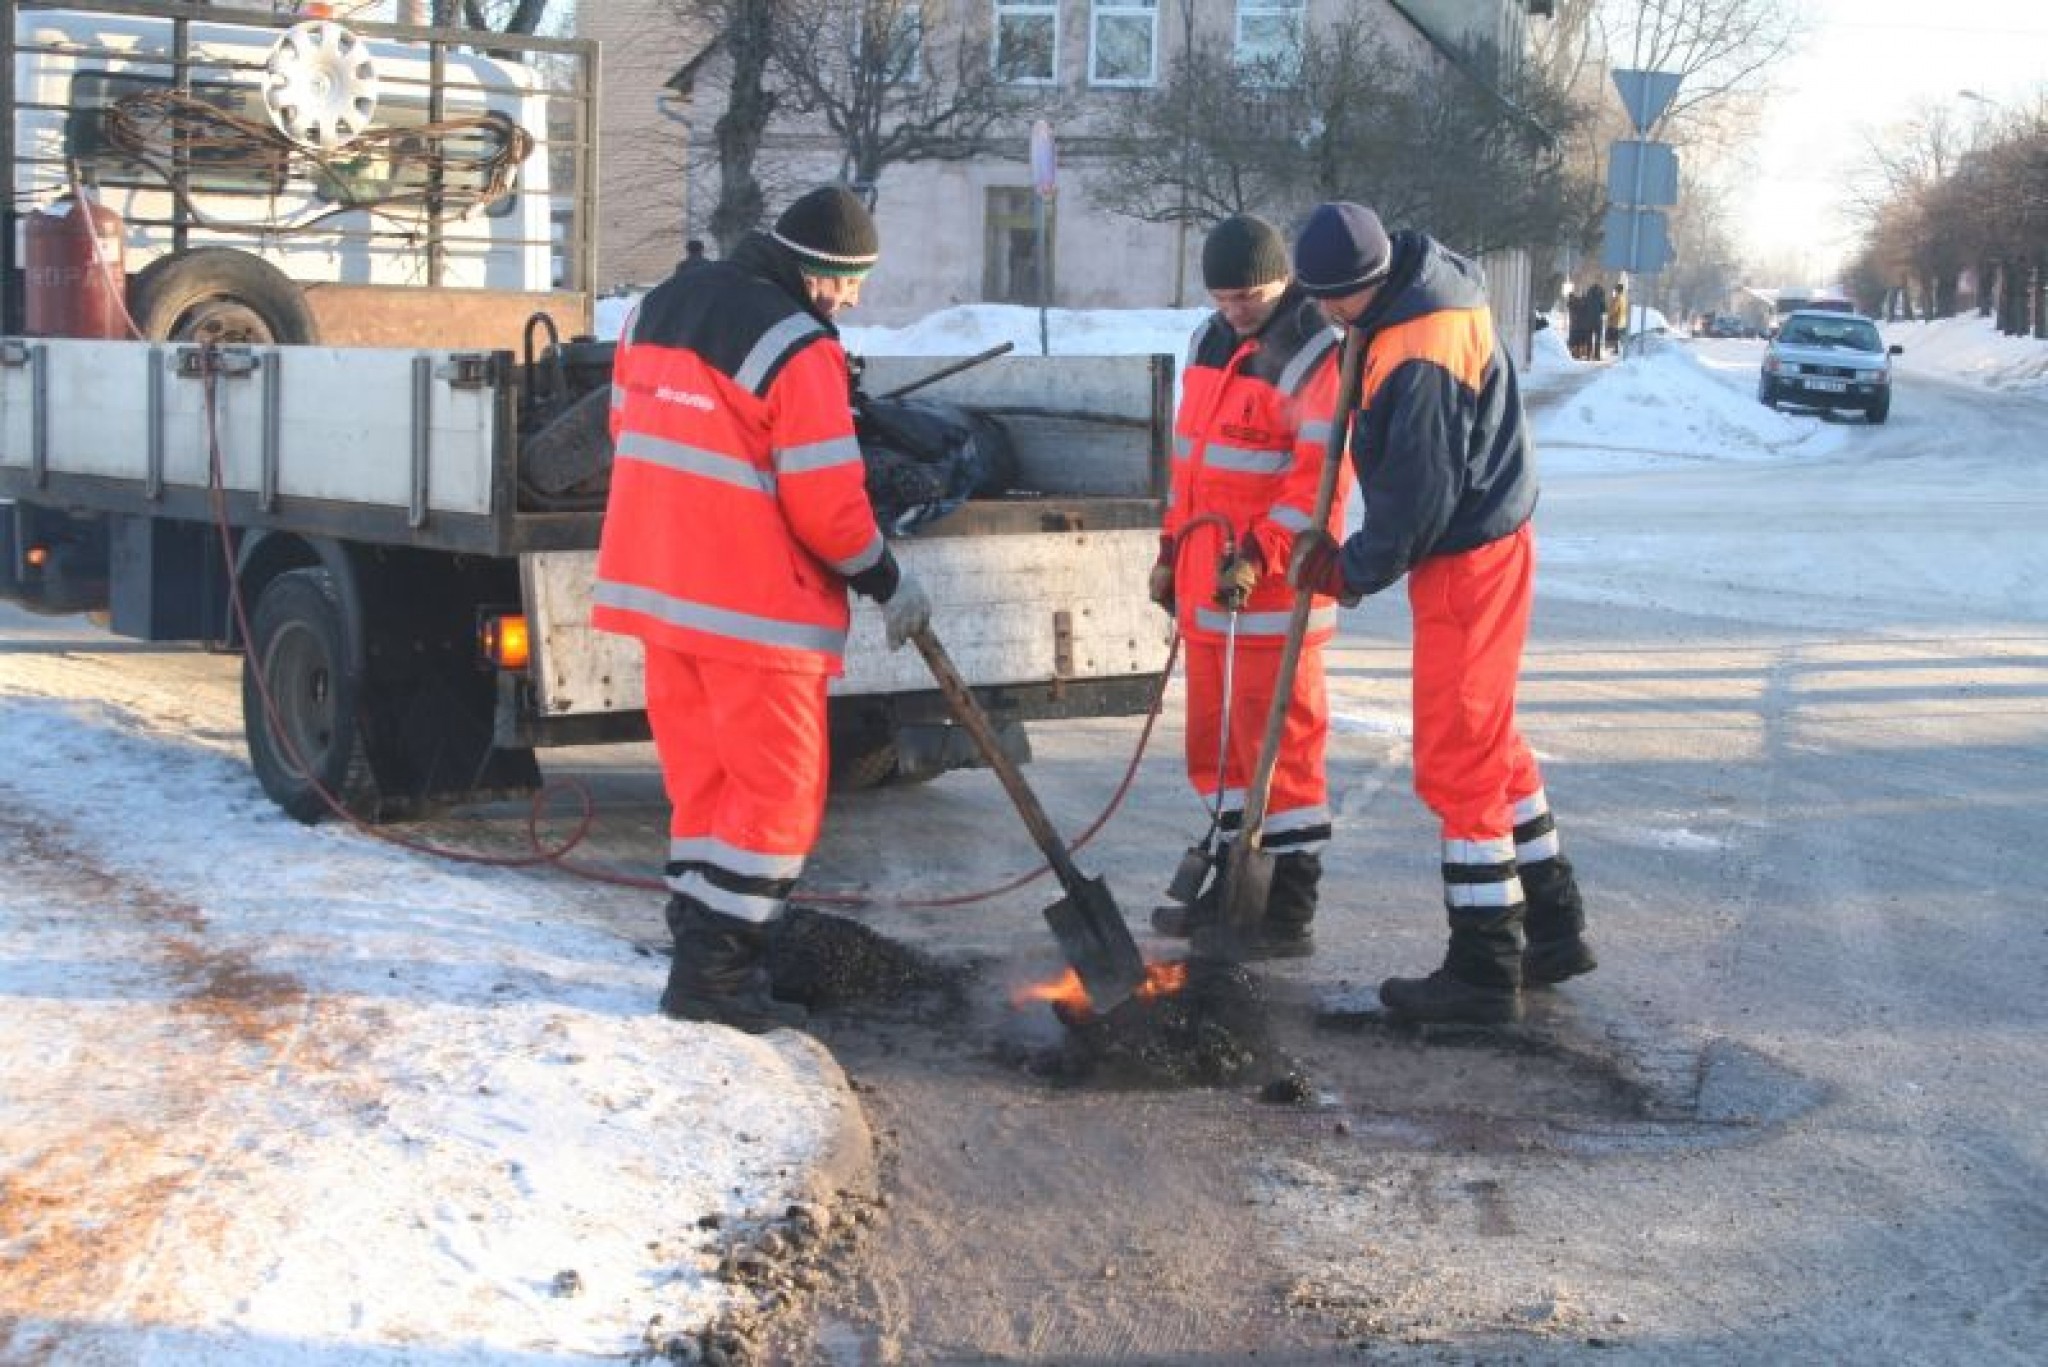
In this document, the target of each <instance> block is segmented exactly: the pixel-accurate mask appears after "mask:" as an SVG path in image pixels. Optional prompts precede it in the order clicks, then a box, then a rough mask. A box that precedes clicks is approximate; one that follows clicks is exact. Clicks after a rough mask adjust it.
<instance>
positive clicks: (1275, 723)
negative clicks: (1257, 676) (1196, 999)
mask: <svg viewBox="0 0 2048 1367" xmlns="http://www.w3.org/2000/svg"><path fill="white" fill-rule="evenodd" d="M1364 370H1365V339H1364V337H1363V336H1362V335H1361V334H1360V333H1359V331H1358V329H1356V328H1353V327H1347V328H1345V329H1344V354H1343V358H1342V361H1341V363H1340V364H1339V367H1338V371H1337V410H1336V412H1335V413H1333V414H1331V416H1330V435H1329V438H1328V440H1327V441H1326V442H1325V443H1324V445H1323V470H1322V475H1321V477H1320V478H1319V479H1318V480H1317V482H1316V502H1315V511H1314V512H1313V513H1311V514H1310V515H1309V525H1310V526H1311V527H1317V528H1323V527H1328V526H1329V525H1330V505H1331V504H1332V503H1334V502H1335V501H1336V498H1337V472H1338V469H1339V462H1341V461H1343V460H1345V459H1347V458H1348V457H1347V453H1346V451H1345V444H1346V442H1345V439H1346V437H1347V436H1348V435H1349V433H1350V428H1351V411H1352V409H1354V408H1356V407H1357V406H1358V387H1359V382H1360V380H1361V378H1362V376H1363V374H1364ZM1314 597H1315V595H1314V594H1313V593H1312V592H1310V591H1309V590H1308V589H1297V590H1295V594H1294V615H1293V616H1292V617H1291V618H1289V619H1288V623H1287V643H1286V645H1285V646H1284V647H1283V648H1282V649H1281V652H1280V669H1279V674H1278V675H1277V677H1276V679H1275V682H1274V684H1273V702H1272V705H1271V706H1270V707H1269V708H1267V709H1266V731H1265V735H1264V736H1263V737H1262V738H1261V739H1260V742H1259V763H1258V767H1257V768H1256V769H1254V770H1253V771H1252V781H1251V784H1250V785H1249V787H1248V788H1247V789H1246V790H1245V795H1244V823H1243V825H1242V827H1241V828H1240V829H1239V831H1238V836H1237V839H1236V840H1234V841H1232V842H1231V843H1230V853H1229V857H1228V859H1226V860H1225V862H1224V866H1223V897H1222V905H1221V907H1220V908H1219V912H1218V916H1217V922H1216V924H1215V925H1213V926H1205V927H1202V928H1201V933H1200V934H1198V935H1197V937H1196V945H1195V948H1196V949H1197V951H1198V952H1199V953H1200V954H1201V956H1202V957H1204V958H1210V959H1215V958H1221V959H1228V960H1233V961H1235V960H1238V959H1242V958H1243V957H1244V948H1245V941H1246V938H1247V936H1248V935H1249V934H1251V933H1252V932H1253V930H1254V929H1255V928H1256V927H1257V925H1258V923H1259V920H1260V918H1261V917H1263V916H1264V915H1265V914H1266V897H1267V894H1269V893H1270V892H1271V891H1272V889H1273V856H1272V855H1270V854H1268V853H1266V851H1265V850H1263V849H1261V848H1260V843H1259V842H1260V841H1261V840H1262V839H1264V837H1265V832H1266V799H1267V797H1268V796H1269V794H1270V791H1271V789H1272V787H1273V769H1274V767H1275V766H1276V765H1277V764H1278V763H1279V762H1280V733H1281V731H1282V730H1284V729H1285V727H1286V724H1287V703H1288V699H1289V698H1290V697H1291V696H1292V695H1293V693H1294V673H1295V670H1297V669H1298V668H1299V667H1300V665H1301V643H1302V638H1303V637H1305V636H1307V635H1308V615H1309V610H1310V608H1311V606H1312V603H1313V600H1314Z"/></svg>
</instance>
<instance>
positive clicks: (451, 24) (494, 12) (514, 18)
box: [431, 0, 548, 34]
mask: <svg viewBox="0 0 2048 1367" xmlns="http://www.w3.org/2000/svg"><path fill="white" fill-rule="evenodd" d="M547 15H548V0H433V6H432V11H431V17H432V21H433V23H435V24H436V25H438V26H440V27H442V28H473V29H481V30H486V31H488V32H492V33H528V34H531V33H538V32H540V25H541V22H542V21H543V20H544V19H546V18H547Z"/></svg>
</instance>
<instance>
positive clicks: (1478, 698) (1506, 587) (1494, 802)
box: [1408, 522, 1543, 840]
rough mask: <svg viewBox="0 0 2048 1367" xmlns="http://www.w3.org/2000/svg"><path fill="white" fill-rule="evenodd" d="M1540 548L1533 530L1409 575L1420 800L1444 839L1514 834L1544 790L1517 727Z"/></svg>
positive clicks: (1519, 531) (1421, 567)
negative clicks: (1531, 800) (1518, 814)
mask: <svg viewBox="0 0 2048 1367" xmlns="http://www.w3.org/2000/svg"><path fill="white" fill-rule="evenodd" d="M1535 570H1536V543H1535V538H1534V535H1533V534H1532V533H1531V532H1530V529H1529V524H1528V523H1526V522H1525V523H1523V524H1522V525H1521V527H1519V528H1518V529H1516V530H1515V531H1514V532H1512V533H1510V534H1509V535H1507V536H1504V537H1502V538H1501V539H1500V540H1498V541H1490V542H1488V543H1487V544H1486V545H1484V546H1480V547H1478V548H1477V549H1475V550H1470V551H1464V552H1461V553H1459V554H1456V555H1444V556H1437V557H1435V558H1432V559H1429V560H1425V561H1423V562H1422V563H1421V564H1420V565H1418V566H1416V567H1415V568H1414V569H1413V570H1412V571H1410V572H1409V575H1408V602H1409V605H1410V607H1411V608H1412V609H1413V611H1414V619H1415V627H1414V632H1415V635H1414V665H1413V670H1414V679H1415V696H1414V720H1415V794H1416V796H1417V797H1420V798H1421V799H1422V801H1423V803H1424V804H1425V805H1426V806H1427V807H1428V808H1429V809H1430V810H1431V811H1432V812H1434V813H1435V814H1436V817H1437V820H1438V821H1439V822H1440V823H1442V827H1443V838H1444V839H1445V840H1494V839H1498V838H1500V837H1502V836H1510V835H1512V834H1513V833H1514V829H1515V819H1514V806H1515V804H1516V803H1517V802H1520V801H1522V800H1523V799H1525V798H1528V797H1531V796H1533V795H1534V794H1535V793H1537V792H1538V791H1539V790H1540V789H1541V788H1542V787H1543V775H1542V772H1541V771H1540V770H1539V769H1538V768H1537V765H1536V757H1535V756H1534V755H1533V754H1531V753H1530V751H1529V746H1528V744H1527V743H1526V742H1525V741H1523V739H1522V733H1521V732H1520V731H1519V730H1518V729H1517V728H1516V726H1515V688H1516V683H1517V681H1518V679H1519V677H1520V675H1521V671H1522V646H1523V643H1524V642H1525V641H1526V640H1527V639H1528V635H1529V607H1530V601H1531V599H1532V598H1533V596H1534V588H1535Z"/></svg>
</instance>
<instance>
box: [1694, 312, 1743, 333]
mask: <svg viewBox="0 0 2048 1367" xmlns="http://www.w3.org/2000/svg"><path fill="white" fill-rule="evenodd" d="M1702 334H1703V335H1704V336H1708V337H1754V336H1756V329H1755V328H1753V327H1751V326H1750V325H1749V324H1748V323H1745V322H1743V321H1742V319H1740V318H1738V317H1737V316H1736V315H1734V314H1732V313H1717V314H1714V315H1713V316H1712V317H1710V318H1708V319H1707V325H1706V327H1705V328H1703V329H1702Z"/></svg>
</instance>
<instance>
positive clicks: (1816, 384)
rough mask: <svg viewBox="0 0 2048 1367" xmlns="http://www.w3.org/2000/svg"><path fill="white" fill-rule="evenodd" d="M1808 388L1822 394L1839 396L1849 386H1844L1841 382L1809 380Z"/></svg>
mask: <svg viewBox="0 0 2048 1367" xmlns="http://www.w3.org/2000/svg"><path fill="white" fill-rule="evenodd" d="M1806 387H1807V388H1808V389H1813V390H1818V391H1819V392H1820V393H1822V394H1839V393H1841V392H1842V391H1843V390H1845V389H1847V388H1848V387H1849V386H1848V385H1846V384H1843V383H1842V382H1841V381H1840V380H1808V381H1807V382H1806Z"/></svg>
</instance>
